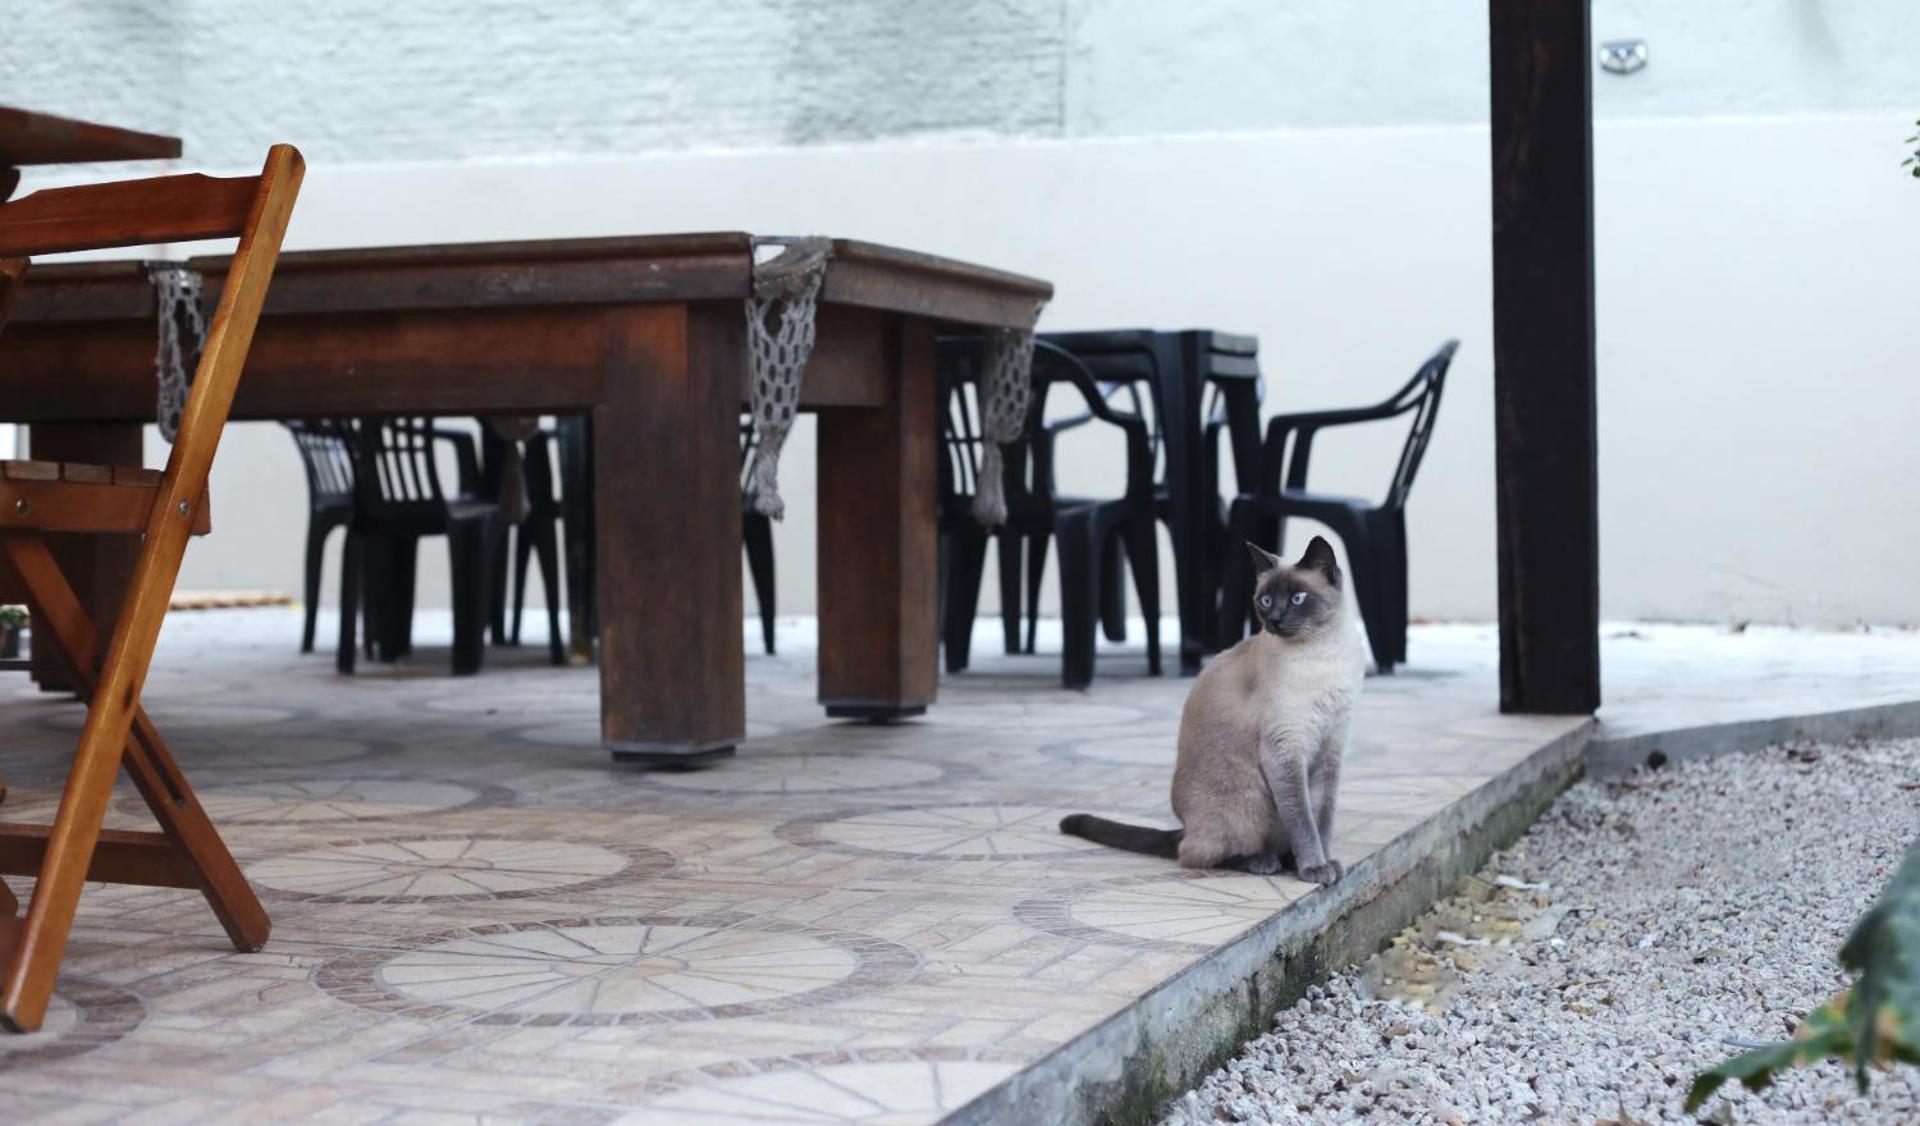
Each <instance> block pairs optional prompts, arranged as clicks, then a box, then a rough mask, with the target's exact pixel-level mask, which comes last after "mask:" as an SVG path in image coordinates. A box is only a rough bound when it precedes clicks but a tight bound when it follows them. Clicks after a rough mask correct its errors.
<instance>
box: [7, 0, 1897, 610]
mask: <svg viewBox="0 0 1920 1126" xmlns="http://www.w3.org/2000/svg"><path fill="white" fill-rule="evenodd" d="M110 7H111V8H114V9H115V10H116V11H118V10H120V7H122V6H111V5H100V4H97V3H82V2H80V0H61V2H59V3H55V4H52V5H50V6H49V7H48V8H47V9H46V10H47V12H48V13H49V14H48V15H47V16H46V18H44V19H42V20H39V21H37V22H31V23H30V25H29V27H28V28H27V31H26V34H25V35H24V37H21V38H13V39H9V40H7V41H4V42H0V102H15V103H25V104H33V105H36V106H45V107H47V108H52V109H62V110H66V111H69V112H74V113H90V114H96V115H98V116H101V117H103V118H111V119H113V120H116V121H122V122H125V123H127V124H131V125H144V126H147V127H150V128H159V129H169V128H171V129H176V130H178V131H180V132H182V133H183V134H185V136H186V137H187V141H188V146H189V152H190V154H204V155H202V156H201V160H203V161H204V162H205V163H206V164H209V165H219V164H235V165H237V164H238V163H239V162H240V161H241V160H242V159H243V158H246V157H250V156H251V154H253V153H255V152H257V151H259V150H260V149H261V148H262V147H263V146H264V144H265V143H266V142H267V141H269V140H274V139H281V138H285V139H291V140H294V141H296V142H297V143H300V144H301V145H302V146H303V148H304V149H305V151H306V152H307V153H308V155H309V157H310V158H311V160H312V163H313V167H312V171H311V172H310V175H309V179H308V183H307V188H306V191H305V194H304V196H303V200H302V203H301V206H300V209H299V213H298V216H297V218H296V221H295V226H294V230H293V233H292V236H291V243H292V245H295V246H304V247H317V246H339V245H354V244H368V243H395V242H417V241H424V240H433V239H474V238H512V237H548V236H564V235H590V234H612V233H623V232H633V231H665V230H691V229H711V228H734V229H749V230H754V231H759V232H810V231H824V232H831V233H834V234H840V235H848V236H857V237H861V238H868V239H874V240H879V241H885V242H894V243H899V244H902V245H907V246H912V247H915V248H919V249H925V250H930V251H935V252H940V253H947V254H951V255H955V256H958V257H962V258H969V259H974V260H978V261H981V262H986V263H990V264H993V265H997V266H1003V267H1006V268H1010V269H1016V270H1022V271H1025V272H1029V273H1034V274H1038V275H1040V276H1044V277H1047V278H1050V279H1052V280H1053V281H1054V282H1055V283H1056V285H1057V286H1058V289H1059V297H1058V299H1057V300H1056V302H1055V304H1054V305H1053V307H1052V308H1051V309H1050V310H1049V312H1048V314H1047V317H1046V320H1045V322H1044V323H1045V325H1046V327H1050V328H1074V327H1098V326H1104V325H1126V324H1150V325H1160V326H1164V327H1185V326H1189V325H1213V326H1218V327H1223V328H1229V329H1233V330H1238V331H1251V332H1257V333H1259V334H1260V336H1261V338H1262V343H1263V357H1264V361H1265V364H1266V367H1267V369H1268V371H1269V373H1270V385H1271V387H1272V391H1271V394H1270V402H1269V405H1270V406H1271V407H1276V408H1279V409H1300V408H1306V407H1314V406H1325V405H1333V404H1340V403H1350V402H1354V401H1359V400H1364V399H1367V398H1369V397H1372V396H1375V395H1378V394H1381V393H1384V392H1385V391H1386V390H1388V389H1389V388H1390V387H1391V386H1392V385H1394V384H1395V383H1396V381H1397V380H1399V379H1401V378H1403V377H1404V375H1405V374H1406V373H1407V372H1409V371H1410V370H1411V369H1412V367H1413V366H1414V365H1415V364H1416V363H1417V362H1418V361H1419V359H1420V358H1421V357H1422V356H1423V355H1424V354H1425V353H1426V351H1427V350H1428V349H1430V348H1431V347H1432V346H1434V345H1435V344H1437V343H1438V342H1439V341H1440V340H1441V339H1442V338H1444V337H1446V336H1449V335H1452V336H1458V337H1460V338H1461V339H1462V340H1463V341H1464V342H1465V343H1464V347H1463V349H1462V352H1461V356H1460V359H1459V361H1458V362H1457V364H1456V366H1455V372H1454V377H1453V381H1452V383H1451V385H1450V387H1449V390H1448V396H1447V401H1446V405H1445V407H1444V409H1443V411H1442V417H1441V423H1440V429H1439V432H1438V436H1437V440H1436V442H1435V445H1434V447H1433V451H1432V453H1431V454H1430V456H1429V459H1428V462H1427V465H1426V468H1425V469H1424V470H1423V472H1422V478H1421V480H1420V482H1419V485H1418V487H1417V488H1416V490H1415V493H1414V498H1413V504H1412V512H1411V517H1412V522H1413V531H1412V534H1413V556H1414V590H1413V607H1414V611H1415V613H1416V614H1422V615H1429V616H1443V617H1488V616H1490V615H1491V614H1492V612H1493V591H1494V577H1493V576H1494V572H1493V535H1492V526H1493V516H1492V482H1491V471H1492V448H1491V425H1490V423H1491V418H1490V409H1491V408H1490V386H1491V375H1490V367H1489V365H1490V355H1489V345H1488V340H1489V334H1490V321H1489V313H1488V301H1489V279H1488V251H1487V247H1488V217H1487V213H1488V203H1487V199H1488V184H1487V165H1488V156H1487V140H1486V132H1485V128H1484V125H1483V123H1482V122H1483V119H1484V108H1485V102H1486V93H1485V77H1484V76H1485V70H1486V59H1485V29H1484V15H1483V13H1482V12H1481V11H1479V10H1477V9H1476V6H1474V5H1465V6H1460V5H1431V4H1415V3H1411V2H1395V3H1384V2H1383V3H1379V4H1372V5H1346V4H1337V3H1334V2H1333V0H1319V2H1316V3H1310V4H1302V5H1269V4H1257V3H1253V2H1251V0H1245V2H1238V0H1237V2H1234V3H1226V4H1188V5H1169V4H1161V3H1147V2H1140V3H1110V2H1094V0H1064V2H1060V0H1056V2H1053V3H1040V2H1037V0H1036V2H1031V3H1024V4H1005V5H1001V4H991V5H990V4H985V3H979V4H973V3H968V4H958V5H955V4H945V5H913V4H908V5H887V4H881V3H877V2H875V3H862V4H848V5H834V6H831V9H832V11H833V12H834V13H835V15H834V18H833V20H832V21H827V20H823V19H821V18H819V16H818V13H817V11H816V9H818V8H821V7H823V6H814V5H806V4H801V3H798V2H794V3H763V4H759V5H748V6H735V7H730V8H727V9H726V12H725V14H724V15H722V14H717V12H716V11H715V9H717V7H718V6H708V5H694V4H684V5H682V4H669V3H649V4H634V5H628V6H625V7H618V6H604V5H551V6H548V7H547V8H546V9H545V10H544V12H543V13H536V14H532V15H525V14H517V15H516V14H511V13H509V12H508V11H507V10H506V9H505V8H504V7H501V8H498V9H496V8H494V7H491V6H487V5H481V6H479V7H477V8H475V7H472V6H455V5H452V4H451V2H450V0H445V2H436V3H425V4H416V5H408V6H393V5H388V6H384V7H379V8H369V7H365V6H361V5H355V4H337V5H332V6H322V5H319V4H317V3H308V2H305V0H302V2H300V3H282V4H277V5H270V4H267V3H264V2H260V3H236V4H213V3H211V2H210V0H184V2H183V3H181V4H179V5H176V6H174V7H173V8H171V9H169V12H170V15H169V16H166V17H161V16H155V15H151V14H147V9H146V7H145V6H140V5H131V4H129V5H124V6H123V7H124V11H121V12H120V15H121V16H122V17H124V21H123V22H117V23H116V22H115V20H114V19H113V18H109V17H108V16H106V15H103V14H102V13H103V10H104V9H106V8H110ZM454 7H460V8H461V10H462V11H464V12H468V13H470V14H469V15H467V16H459V17H456V15H455V14H454V12H453V8H454ZM518 11H519V9H518V8H517V6H516V8H515V12H518ZM809 21H812V22H809ZM336 25H342V26H336ZM344 25H351V26H344ZM364 28H372V29H373V30H372V31H368V30H364ZM288 29H295V30H294V31H289V30H288ZM355 29H361V30H355ZM296 32H297V33H296ZM1595 33H1596V38H1608V37H1614V36H1630V35H1645V36H1646V37H1647V39H1648V40H1649V42H1650V46H1651V50H1652V59H1653V62H1652V65H1651V66H1650V67H1649V68H1648V69H1647V70H1646V71H1645V72H1643V73H1642V74H1640V75H1637V76H1633V77H1630V78H1615V77H1612V76H1608V75H1604V74H1602V75H1598V76H1597V77H1596V80H1595V96H1596V112H1597V113H1598V115H1599V117H1600V121H1601V124H1600V127H1599V130H1598V137H1597V141H1596V145H1597V165H1598V172H1597V183H1596V189H1597V194H1598V231H1597V237H1598V240H1599V282H1600V310H1599V313H1600V363H1601V391H1600V405H1601V419H1600V424H1601V442H1602V466H1601V471H1602V477H1601V488H1602V504H1603V528H1602V532H1603V541H1602V542H1603V579H1602V582H1603V596H1604V602H1605V611H1606V612H1607V613H1608V614H1609V615H1612V616H1617V617H1639V616H1663V617H1681V618H1707V619H1714V620H1725V619H1743V618H1757V619H1762V620H1781V621H1798V622H1817V623H1824V624H1847V623H1851V622H1853V621H1856V620H1871V621H1882V622H1885V621H1897V622H1909V623H1911V622H1920V584H1916V583H1914V582H1912V581H1911V580H1910V579H1909V578H1908V577H1907V571H1908V570H1909V569H1908V568H1907V567H1906V566H1905V564H1904V559H1905V557H1906V556H1907V555H1908V554H1910V553H1911V550H1912V547H1913V545H1915V544H1916V543H1920V505H1916V504H1914V503H1912V501H1911V500H1910V494H1911V491H1912V482H1913V481H1915V480H1916V479H1920V443H1916V442H1915V441H1914V439H1913V435H1912V430H1913V427H1914V425H1915V424H1916V422H1920V391H1917V390H1916V389H1915V379H1914V374H1913V371H1914V365H1913V362H1912V359H1911V356H1912V353H1913V338H1914V328H1913V325H1914V323H1915V316H1914V313H1913V308H1914V295H1915V294H1916V293H1920V265H1917V264H1916V263H1920V258H1916V256H1915V255H1914V253H1913V248H1914V247H1915V246H1920V185H1915V184H1914V183H1913V182H1912V181H1911V180H1909V179H1907V178H1905V177H1903V176H1902V175H1901V174H1900V172H1899V169H1898V167H1897V165H1898V162H1899V160H1900V158H1901V156H1902V155H1903V153H1902V150H1901V146H1900V143H1899V142H1900V139H1901V138H1902V137H1904V136H1906V135H1907V134H1908V133H1909V132H1911V129H1910V124H1911V121H1912V119H1913V117H1914V116H1917V115H1920V71H1916V70H1915V68H1914V67H1912V65H1911V59H1910V53H1909V57H1905V58H1903V57H1902V55H1901V54H1900V45H1901V44H1903V43H1904V44H1911V43H1913V42H1915V41H1917V34H1916V33H1920V14H1916V11H1915V10H1914V9H1913V7H1912V6H1911V5H1908V4H1905V3H1902V2H1899V0H1887V2H1867V0H1854V2H1850V3H1846V4H1841V3H1837V2H1833V0H1829V2H1825V3H1822V2H1821V0H1710V2H1709V0H1702V2H1700V3H1690V4H1687V5H1671V4H1664V5H1663V4H1654V3H1651V2H1645V3H1628V2H1624V0H1613V2H1607V0H1602V2H1600V3H1597V4H1596V5H1595ZM208 39H211V40H212V41H213V43H214V44H215V46H214V47H209V46H207V45H206V41H207V40H208ZM263 42H264V43H270V44H272V45H274V46H275V47H279V48H284V58H282V60H281V61H280V62H278V63H275V64H274V65H272V66H270V67H268V68H267V72H266V75H265V76H264V77H262V78H261V79H259V80H255V79H253V78H251V77H249V76H248V75H247V73H246V72H245V71H243V70H240V69H238V68H236V67H235V66H233V65H231V64H229V63H228V62H227V61H226V56H227V55H228V54H236V55H237V53H239V52H240V49H241V48H243V47H245V46H248V45H250V44H258V43H263ZM216 47H217V49H215V48H216ZM120 49H129V50H133V51H134V53H135V54H136V55H138V56H139V57H140V58H143V59H144V58H148V57H149V56H153V55H165V56H167V57H169V58H174V59H179V60H182V63H183V65H184V66H185V73H182V74H181V76H180V78H179V80H178V81H175V80H174V79H173V78H171V77H170V72H169V70H168V68H165V67H155V66H150V65H143V66H133V67H131V68H128V69H126V70H124V71H116V72H114V73H116V74H118V75H120V76H121V77H122V79H123V82H119V83H105V84H97V85H98V86H100V87H104V88H105V92H98V93H97V92H95V91H96V83H95V81H94V80H95V79H97V76H98V74H99V73H100V72H99V71H98V70H94V71H91V72H89V71H88V70H87V68H84V67H76V66H73V65H71V64H67V65H61V66H55V65H52V64H49V63H46V62H44V61H40V60H42V57H43V55H44V56H46V57H48V58H52V57H64V58H69V59H76V58H93V59H104V58H106V57H108V53H109V52H113V51H117V50H120ZM22 59H25V60H26V65H25V66H24V67H23V66H21V65H16V64H18V63H20V61H21V60H22ZM89 73H91V74H92V76H93V78H92V79H89V78H88V75H89ZM568 75H573V77H571V78H570V77H567V76H568ZM582 75H584V77H582ZM770 75H771V77H770ZM648 83H653V84H652V85H648ZM142 91H144V93H143V92H142ZM42 182H46V181H45V180H44V178H43V180H42ZM1392 444H1393V439H1391V438H1388V437H1386V436H1384V435H1383V436H1379V437H1377V438H1373V439H1365V440H1363V439H1358V438H1356V439H1355V441H1354V442H1353V443H1352V444H1350V445H1343V444H1340V443H1335V442H1331V441H1330V442H1328V443H1327V444H1326V446H1325V448H1324V449H1323V450H1322V451H1321V458H1322V465H1321V467H1320V468H1319V469H1317V470H1316V484H1323V485H1325V486H1327V487H1329V488H1334V489H1352V490H1361V491H1366V492H1377V491H1378V489H1379V488H1380V487H1381V485H1382V484H1383V483H1384V478H1385V475H1386V472H1387V469H1388V467H1389V465H1390V463H1391V457H1392V449H1391V447H1392ZM811 450H812V445H811V429H810V427H803V431H802V434H801V435H800V437H799V440H798V442H797V444H796V447H795V448H794V449H793V451H792V452H791V453H790V454H789V456H788V457H787V458H785V459H784V461H783V468H784V469H785V471H786V475H787V476H786V484H787V489H786V492H787V495H788V500H789V508H790V512H791V515H790V517H789V520H788V522H787V524H786V525H785V526H784V527H783V528H782V529H781V530H780V533H779V535H780V541H781V542H780V548H781V555H780V565H781V605H782V608H783V609H784V610H786V611H788V612H793V613H799V612H806V611H808V610H810V608H811V606H812V589H813V576H814V559H813V537H812V526H813V521H812V507H811V505H812V486H811V478H812V462H811ZM1110 465H1111V463H1110V462H1109V461H1107V460H1105V459H1104V458H1102V457H1100V456H1098V454H1097V453H1094V454H1090V455H1089V456H1086V457H1083V458H1080V459H1078V460H1077V461H1076V462H1075V463H1074V464H1073V465H1072V466H1070V469H1069V472H1071V473H1073V474H1077V475H1082V476H1084V477H1085V478H1087V484H1088V485H1089V486H1092V485H1095V484H1099V483H1101V482H1102V480H1103V478H1104V477H1106V476H1107V475H1108V474H1110V472H1111V470H1110V468H1109V467H1110ZM1322 473H1324V476H1321V475H1320V474H1322ZM302 488H303V485H302V483H301V481H300V478H299V470H298V466H297V464H296V462H295V461H294V458H293V455H292V450H291V447H290V444H289V443H288V442H287V440H286V439H285V438H284V436H282V435H280V434H278V433H276V432H274V431H273V430H272V429H271V428H267V427H244V428H241V429H240V430H239V431H238V432H236V434H235V435H234V437H233V438H232V439H231V445H230V447H229V449H228V451H227V453H226V455H225V459H224V462H223V464H222V466H221V467H220V468H219V469H218V471H217V477H216V483H215V490H216V496H217V497H218V499H219V502H220V503H219V504H217V505H216V509H217V520H218V522H219V526H220V529H221V530H220V532H219V534H218V535H216V536H215V537H214V538H213V540H211V541H209V542H208V543H207V544H205V545H203V546H202V547H201V548H200V549H197V551H196V552H195V553H194V555H192V556H191V557H190V559H189V573H188V576H187V579H186V580H185V581H186V582H188V583H191V584H193V585H198V586H278V587H282V588H288V589H292V588H294V587H295V586H296V585H297V581H298V561H299V550H300V549H299V542H298V541H299V528H300V520H301V510H300V506H299V505H298V504H297V503H291V501H292V500H293V499H294V498H297V497H298V496H299V495H300V492H299V490H300V489H302ZM430 558H431V557H430ZM440 571H441V568H440V567H439V566H438V565H437V564H435V563H433V562H429V563H428V564H427V565H426V566H424V567H423V575H422V578H423V580H425V582H426V586H425V589H424V591H423V593H424V594H425V595H426V596H427V597H438V596H439V592H440V590H441V589H442V588H441V585H440V579H441V574H440Z"/></svg>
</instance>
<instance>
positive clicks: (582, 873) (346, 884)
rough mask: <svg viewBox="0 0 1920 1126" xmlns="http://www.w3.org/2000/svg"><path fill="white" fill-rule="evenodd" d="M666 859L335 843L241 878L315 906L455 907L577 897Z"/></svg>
mask: <svg viewBox="0 0 1920 1126" xmlns="http://www.w3.org/2000/svg"><path fill="white" fill-rule="evenodd" d="M673 864H674V858H673V856H672V855H671V854H670V853H666V852H662V851H660V850H659V849H655V848H648V847H646V846H644V845H642V846H636V847H632V848H627V849H624V850H622V851H615V850H613V849H611V848H606V847H603V846H601V845H592V844H576V843H574V842H571V841H552V840H548V841H525V840H507V839H500V838H494V837H467V836H443V837H416V838H410V839H405V840H366V841H337V842H335V843H333V844H329V845H326V846H324V847H321V848H314V849H306V850H303V851H300V852H294V853H287V854H284V855H280V856H273V857H269V858H268V859H266V860H262V861H260V862H259V863H257V864H254V865H251V866H249V867H248V868H247V878H248V879H250V880H252V881H253V882H254V883H255V884H258V885H260V886H261V887H264V888H267V889H269V890H270V892H272V893H273V894H274V895H276V896H277V897H279V898H282V899H298V900H305V901H308V902H313V903H460V902H469V901H479V900H496V899H526V898H530V897H533V896H539V895H545V894H548V893H550V892H556V891H566V892H581V891H587V890H590V889H592V888H599V887H606V886H607V885H609V884H616V883H624V882H627V881H631V880H644V879H650V878H652V877H654V876H658V875H661V874H663V873H665V872H666V871H668V870H669V869H671V868H672V867H673Z"/></svg>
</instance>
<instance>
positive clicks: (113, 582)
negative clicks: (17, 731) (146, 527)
mask: <svg viewBox="0 0 1920 1126" xmlns="http://www.w3.org/2000/svg"><path fill="white" fill-rule="evenodd" d="M27 440H28V444H29V447H30V449H31V451H32V452H31V455H30V456H32V457H33V458H34V459H36V460H39V461H78V462H86V463H88V464H91V465H139V464H140V463H141V459H142V457H143V456H144V453H145V451H144V444H143V442H142V427H141V426H140V425H139V424H138V423H131V422H101V423H85V424H76V423H47V422H36V423H34V424H33V426H32V427H31V428H30V429H29V433H28V439H27ZM47 539H48V541H49V543H50V544H51V545H52V547H53V554H54V558H55V559H57V560H59V563H60V569H61V570H62V571H65V572H66V574H67V578H68V580H69V581H71V582H72V583H73V588H74V591H75V593H77V594H79V596H80V600H81V602H82V603H83V604H84V605H85V606H86V608H87V613H88V615H89V616H91V617H92V619H93V622H94V626H95V627H96V628H97V629H98V630H99V632H100V636H101V637H111V636H112V635H113V626H114V623H115V622H116V621H118V620H119V618H120V604H121V602H123V601H124V600H125V598H126V593H127V584H128V583H129V582H131V581H132V579H133V563H134V560H135V558H137V557H138V555H139V553H140V539H139V537H138V536H81V535H58V534H52V535H49V536H48V537H47ZM57 644H58V642H56V641H55V640H54V638H53V631H52V630H40V629H37V630H34V631H33V640H32V646H33V663H34V671H33V679H34V682H35V683H36V684H38V685H39V686H40V688H41V690H42V691H45V692H72V691H74V690H75V689H74V685H73V684H72V683H71V682H70V681H69V680H68V678H67V675H66V673H65V672H64V671H63V668H62V665H61V663H60V660H59V654H58V653H57V652H56V651H55V649H54V647H55V646H56V645H57Z"/></svg>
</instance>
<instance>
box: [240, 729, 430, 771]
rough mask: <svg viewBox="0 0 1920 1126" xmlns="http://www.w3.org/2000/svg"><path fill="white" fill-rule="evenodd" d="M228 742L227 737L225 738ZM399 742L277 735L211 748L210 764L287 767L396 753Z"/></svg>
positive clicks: (258, 768) (251, 767) (253, 767)
mask: <svg viewBox="0 0 1920 1126" xmlns="http://www.w3.org/2000/svg"><path fill="white" fill-rule="evenodd" d="M222 742H223V744H225V743H226V741H225V740H223V741H222ZM397 750H399V744H397V743H392V742H389V741H387V740H384V739H349V738H342V737H339V736H331V735H275V736H273V737H272V738H268V739H261V740H258V741H256V742H253V743H249V744H246V745H239V744H227V745H223V746H221V747H218V748H216V749H214V750H212V751H210V752H209V753H208V754H207V755H206V764H207V765H208V766H211V767H213V768H214V769H216V770H234V769H242V770H248V771H254V772H258V771H262V770H285V769H287V768H288V767H295V768H304V767H310V766H320V765H327V764H332V763H336V762H347V761H349V760H351V759H359V758H366V757H367V756H369V755H374V754H382V753H392V752H394V751H397Z"/></svg>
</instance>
